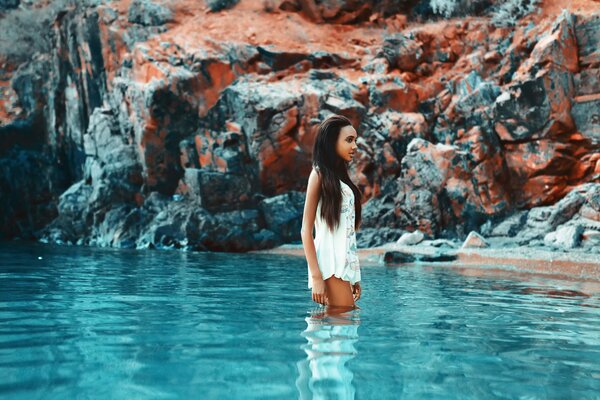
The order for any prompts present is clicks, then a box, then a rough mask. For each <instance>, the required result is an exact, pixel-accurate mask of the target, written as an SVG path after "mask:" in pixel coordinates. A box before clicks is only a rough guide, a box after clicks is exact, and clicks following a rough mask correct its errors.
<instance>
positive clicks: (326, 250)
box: [308, 181, 360, 289]
mask: <svg viewBox="0 0 600 400" xmlns="http://www.w3.org/2000/svg"><path fill="white" fill-rule="evenodd" d="M340 184H341V186H342V209H341V212H340V224H339V225H338V227H337V228H336V229H335V230H334V231H333V232H332V231H331V230H330V229H329V226H328V225H327V222H325V220H324V219H323V218H321V200H320V199H319V204H318V205H317V215H316V216H315V231H316V235H315V248H316V251H317V261H318V262H319V269H320V270H321V274H322V275H323V280H325V279H327V278H330V277H331V276H336V277H338V278H340V279H342V280H344V281H348V282H350V283H351V284H355V283H356V282H358V281H360V265H359V262H358V255H357V254H356V233H355V231H354V222H355V215H354V192H352V189H350V186H348V185H347V184H345V183H344V182H342V181H340ZM308 287H309V289H310V288H312V279H311V274H310V268H309V269H308Z"/></svg>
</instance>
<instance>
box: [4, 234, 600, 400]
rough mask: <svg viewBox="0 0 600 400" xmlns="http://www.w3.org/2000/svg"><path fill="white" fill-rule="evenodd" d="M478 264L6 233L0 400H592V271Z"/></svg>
mask: <svg viewBox="0 0 600 400" xmlns="http://www.w3.org/2000/svg"><path fill="white" fill-rule="evenodd" d="M477 271H478V269H477V268H475V269H468V270H467V269H461V268H454V267H452V268H450V267H447V266H433V265H408V266H402V267H385V266H381V265H375V264H374V265H363V271H362V272H363V282H362V286H363V298H362V299H361V300H360V301H359V305H360V307H361V308H360V309H359V310H355V311H352V312H350V313H346V314H343V315H337V316H332V315H324V314H323V312H322V309H321V308H320V307H318V306H315V305H314V303H312V302H311V300H310V292H309V291H308V289H307V286H306V283H307V282H306V277H307V269H306V263H305V261H304V260H303V259H302V258H297V257H291V256H281V255H266V254H223V253H188V252H181V251H150V250H149V251H133V250H113V249H94V248H83V247H56V246H49V245H41V244H31V243H17V242H11V243H8V242H5V243H1V244H0V398H3V399H4V398H6V399H75V398H77V399H191V398H197V399H292V398H300V399H313V398H314V399H317V398H318V399H321V398H323V399H330V398H333V399H400V398H402V399H545V398H547V399H600V296H599V295H598V291H594V290H588V289H589V288H595V287H598V283H594V282H591V283H590V282H580V281H576V280H567V279H565V280H561V279H556V278H550V277H541V276H536V275H518V274H516V273H510V272H507V273H500V274H487V273H482V274H479V273H478V272H477ZM480 271H486V270H485V269H482V270H480Z"/></svg>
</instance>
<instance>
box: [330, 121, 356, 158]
mask: <svg viewBox="0 0 600 400" xmlns="http://www.w3.org/2000/svg"><path fill="white" fill-rule="evenodd" d="M356 137H357V134H356V130H354V128H353V127H352V126H350V125H348V126H345V127H343V128H342V129H340V134H339V135H338V139H337V142H336V143H335V151H336V153H337V154H338V156H340V157H342V159H343V160H345V161H352V157H354V154H356V150H357V149H358V147H357V146H356Z"/></svg>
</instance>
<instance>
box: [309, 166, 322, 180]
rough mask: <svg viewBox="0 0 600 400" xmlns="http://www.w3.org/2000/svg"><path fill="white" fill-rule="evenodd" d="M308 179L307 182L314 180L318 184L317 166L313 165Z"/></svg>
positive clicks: (318, 172) (318, 171)
mask: <svg viewBox="0 0 600 400" xmlns="http://www.w3.org/2000/svg"><path fill="white" fill-rule="evenodd" d="M308 179H309V180H310V179H314V180H317V181H319V182H320V181H321V171H320V170H319V167H318V166H316V165H315V166H313V167H312V170H311V171H310V175H309V177H308Z"/></svg>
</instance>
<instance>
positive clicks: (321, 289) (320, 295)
mask: <svg viewBox="0 0 600 400" xmlns="http://www.w3.org/2000/svg"><path fill="white" fill-rule="evenodd" d="M312 299H313V301H314V302H316V303H319V304H325V300H326V297H325V281H324V280H323V277H316V278H315V277H313V278H312Z"/></svg>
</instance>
